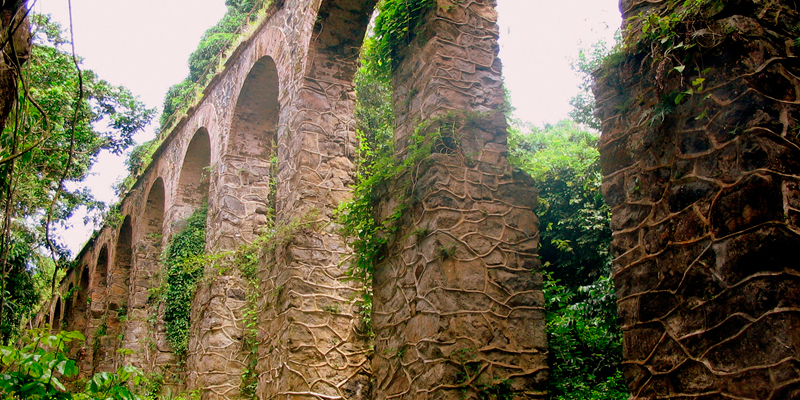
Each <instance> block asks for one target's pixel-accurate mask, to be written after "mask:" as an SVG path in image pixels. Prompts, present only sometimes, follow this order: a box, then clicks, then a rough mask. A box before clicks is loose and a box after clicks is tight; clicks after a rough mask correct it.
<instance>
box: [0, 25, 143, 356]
mask: <svg viewBox="0 0 800 400" xmlns="http://www.w3.org/2000/svg"><path fill="white" fill-rule="evenodd" d="M31 22H32V32H33V38H34V42H33V46H32V48H31V54H30V59H29V61H28V62H27V63H26V64H25V65H24V66H23V67H22V69H21V71H20V72H21V73H20V74H19V80H18V87H19V89H18V93H19V95H18V99H17V102H16V105H15V106H14V108H13V109H12V110H11V114H10V116H9V119H8V123H7V124H6V126H5V129H4V130H3V131H2V133H0V205H1V206H2V214H0V215H3V220H2V223H1V225H0V229H1V230H2V236H1V237H0V265H1V266H2V276H0V279H2V283H1V285H2V286H3V288H4V292H3V296H2V300H0V303H2V311H3V312H2V314H0V329H1V330H2V336H3V340H4V341H8V340H9V338H11V337H12V336H13V335H14V334H15V333H16V328H17V326H15V324H18V323H19V321H21V320H22V319H24V318H25V317H26V316H27V315H29V314H30V313H31V312H33V311H35V307H34V305H35V304H38V302H39V293H38V292H37V291H36V290H32V289H31V288H32V287H35V286H32V283H31V284H28V283H25V284H23V280H26V279H27V278H24V279H23V278H21V277H23V276H30V277H31V279H33V277H36V279H48V280H49V279H52V278H53V277H52V276H42V275H41V273H42V272H43V271H45V270H47V268H44V267H43V266H42V262H43V261H42V257H41V254H42V252H52V253H54V254H53V259H54V260H56V261H57V262H58V263H59V266H64V265H66V264H65V263H66V260H67V257H68V252H67V250H66V249H65V247H64V246H62V245H61V244H59V243H58V242H57V241H56V240H55V239H54V238H53V236H52V235H49V234H48V233H49V231H50V229H51V227H52V225H53V224H56V223H64V222H65V221H66V219H67V218H69V217H70V216H72V214H73V213H74V212H75V210H76V209H77V208H78V207H81V206H83V207H87V208H89V209H98V208H102V207H103V205H102V204H101V203H99V202H98V201H96V200H95V199H94V198H93V197H92V196H91V194H90V193H89V192H88V191H87V190H85V189H82V188H81V187H80V185H78V183H80V182H81V181H83V180H84V179H85V178H86V177H87V175H88V174H89V170H90V169H91V167H92V165H93V164H94V163H95V161H96V160H97V156H98V154H99V153H100V152H101V151H103V150H106V151H110V152H112V153H114V154H121V153H122V151H123V150H125V149H126V148H127V147H128V146H130V145H131V144H132V143H133V139H132V136H133V135H134V134H135V133H136V132H138V131H140V130H141V129H143V128H144V126H145V125H147V124H148V123H149V122H150V120H151V119H152V117H153V115H154V112H155V111H154V110H152V109H148V108H146V107H145V106H144V104H143V103H142V102H141V101H139V100H138V99H137V98H136V97H135V96H134V95H133V94H132V93H131V92H130V91H129V90H128V89H126V88H124V87H122V86H114V85H111V84H109V83H108V82H106V81H104V80H102V79H100V78H99V77H98V76H97V75H96V74H95V73H94V72H92V71H90V70H81V69H80V68H79V65H80V59H77V58H73V55H72V54H71V53H70V52H68V51H67V50H65V47H66V46H67V45H69V42H68V41H67V39H65V38H64V37H63V31H62V28H61V27H60V26H59V25H58V24H57V23H55V22H53V21H51V20H50V18H49V17H48V16H45V15H37V14H32V16H31ZM48 274H49V271H48ZM40 286H41V285H40Z"/></svg>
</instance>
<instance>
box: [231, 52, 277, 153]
mask: <svg viewBox="0 0 800 400" xmlns="http://www.w3.org/2000/svg"><path fill="white" fill-rule="evenodd" d="M278 91H279V82H278V69H277V68H276V66H275V61H273V60H272V58H271V57H269V56H265V57H261V59H259V60H258V61H257V62H256V63H255V65H253V68H251V69H250V72H248V74H247V78H245V80H244V84H243V86H242V91H241V92H240V93H239V97H238V98H237V99H236V108H235V109H234V112H233V123H232V124H231V132H230V133H231V134H230V142H229V148H228V154H231V155H236V156H242V157H255V158H259V159H264V160H267V161H268V160H269V158H270V157H271V156H272V155H273V152H274V150H273V149H274V147H275V141H276V134H277V132H276V130H277V125H278V114H279V112H280V104H279V103H278Z"/></svg>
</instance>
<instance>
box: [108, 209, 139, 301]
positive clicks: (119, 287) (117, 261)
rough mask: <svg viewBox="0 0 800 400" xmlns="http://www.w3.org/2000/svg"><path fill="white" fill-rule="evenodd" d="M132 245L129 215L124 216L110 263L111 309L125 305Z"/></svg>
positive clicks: (109, 299) (109, 296) (109, 295)
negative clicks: (111, 262)
mask: <svg viewBox="0 0 800 400" xmlns="http://www.w3.org/2000/svg"><path fill="white" fill-rule="evenodd" d="M132 246H133V228H132V226H131V217H130V215H127V216H125V219H124V220H123V221H122V226H121V227H120V229H119V234H118V236H117V244H116V247H115V249H114V263H113V264H112V269H111V271H112V272H111V276H110V282H109V285H108V286H109V294H108V306H109V308H110V309H112V310H119V309H121V308H124V307H127V302H128V288H129V286H130V274H131V262H132V261H133V254H132Z"/></svg>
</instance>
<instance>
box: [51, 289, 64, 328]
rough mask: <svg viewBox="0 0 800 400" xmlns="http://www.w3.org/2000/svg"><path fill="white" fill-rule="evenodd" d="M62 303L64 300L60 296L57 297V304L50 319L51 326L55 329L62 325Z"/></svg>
mask: <svg viewBox="0 0 800 400" xmlns="http://www.w3.org/2000/svg"><path fill="white" fill-rule="evenodd" d="M61 303H63V300H62V299H61V298H60V297H59V298H57V299H56V305H55V307H53V314H52V315H51V319H50V326H52V327H53V328H55V329H58V328H59V327H60V325H61V310H62V307H63V306H62V305H61Z"/></svg>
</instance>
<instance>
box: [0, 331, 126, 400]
mask: <svg viewBox="0 0 800 400" xmlns="http://www.w3.org/2000/svg"><path fill="white" fill-rule="evenodd" d="M83 340H86V338H85V337H84V336H83V334H81V333H80V332H63V331H62V332H59V333H57V334H50V333H48V332H47V329H41V330H31V331H27V332H26V334H25V336H24V337H23V338H22V340H21V341H20V342H21V343H23V344H22V345H21V346H20V347H19V348H17V347H12V346H0V396H2V398H3V399H8V400H12V399H14V400H15V399H20V400H21V399H29V400H67V399H78V400H94V399H102V400H135V399H139V397H138V396H136V395H134V394H133V393H132V392H131V391H130V389H129V386H130V385H131V384H132V385H137V384H139V383H140V382H141V371H139V369H138V368H136V367H132V366H124V367H120V368H119V369H118V370H117V371H116V373H110V372H100V373H97V374H95V375H94V376H93V377H92V378H91V379H90V380H89V381H88V382H87V383H86V387H85V388H84V390H83V391H82V392H70V391H67V389H66V388H65V387H64V384H63V383H62V382H61V379H62V378H70V377H74V376H76V375H77V374H78V372H79V370H78V366H77V365H76V363H75V361H74V360H71V359H70V358H69V357H67V355H66V354H65V346H66V345H67V344H68V343H70V342H72V341H83Z"/></svg>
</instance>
